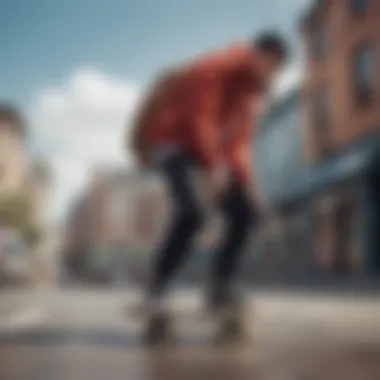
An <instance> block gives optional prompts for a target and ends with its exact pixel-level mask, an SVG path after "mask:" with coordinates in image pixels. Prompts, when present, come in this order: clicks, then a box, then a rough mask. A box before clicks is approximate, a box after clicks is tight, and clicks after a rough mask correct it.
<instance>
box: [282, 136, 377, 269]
mask: <svg viewBox="0 0 380 380" xmlns="http://www.w3.org/2000/svg"><path fill="white" fill-rule="evenodd" d="M379 147H380V138H379V137H374V136H372V137H371V138H370V139H368V140H367V141H366V142H365V141H364V142H363V141H362V142H360V144H356V146H353V147H350V148H349V149H347V150H346V151H345V152H343V153H342V154H340V155H339V156H336V157H334V158H332V159H330V160H329V161H327V162H324V163H323V164H320V165H318V166H317V167H314V168H312V169H311V170H310V172H309V173H308V175H307V177H306V178H305V181H304V182H305V184H306V185H305V184H304V186H303V189H302V190H301V191H300V190H298V191H297V192H293V194H289V196H288V197H285V198H283V199H282V200H281V206H282V209H283V210H284V215H285V217H286V218H287V219H288V220H290V219H291V218H294V217H295V215H297V214H298V215H303V217H304V222H303V223H302V224H301V223H300V224H299V225H303V226H304V230H303V231H302V233H300V234H298V238H295V240H294V239H293V240H294V241H296V242H297V244H298V246H297V244H296V245H294V244H293V243H292V244H290V247H291V248H289V245H288V249H289V251H290V253H289V254H293V255H296V256H297V255H298V253H296V252H298V251H300V250H303V259H302V260H303V263H302V264H301V265H300V268H302V267H304V268H306V267H307V268H309V273H314V274H334V275H339V274H341V275H349V276H363V275H369V274H379V275H380V237H379V232H380V170H379V165H378V164H377V161H378V159H377V158H376V157H377V156H378V154H379V153H378V149H379ZM299 217H300V216H299ZM295 230H296V228H294V227H292V223H288V234H287V239H288V240H290V241H292V238H291V235H292V234H293V233H295ZM302 234H304V235H303V240H302ZM301 240H302V241H303V248H300V244H301ZM297 247H298V248H297ZM306 247H308V248H306ZM305 260H306V262H305ZM293 270H295V268H293Z"/></svg>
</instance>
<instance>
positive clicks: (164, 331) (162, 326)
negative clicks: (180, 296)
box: [127, 306, 252, 344]
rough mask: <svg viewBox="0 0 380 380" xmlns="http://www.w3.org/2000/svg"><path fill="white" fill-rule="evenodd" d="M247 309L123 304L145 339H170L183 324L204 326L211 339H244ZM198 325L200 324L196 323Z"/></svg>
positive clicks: (247, 330) (248, 333) (246, 336)
mask: <svg viewBox="0 0 380 380" xmlns="http://www.w3.org/2000/svg"><path fill="white" fill-rule="evenodd" d="M249 314H250V313H249V312H248V311H247V310H244V311H233V310H224V311H221V312H217V313H210V312H207V311H205V310H203V309H201V308H199V307H198V308H197V307H195V308H176V309H174V308H170V307H166V308H165V309H162V310H160V311H159V312H157V311H156V312H155V313H151V312H148V311H146V310H144V309H142V308H141V307H138V306H130V307H128V308H127V316H128V317H130V318H132V319H134V320H135V321H138V322H142V324H143V330H144V333H143V335H144V337H145V340H146V341H147V342H148V343H157V344H163V343H173V342H175V341H177V339H176V337H177V336H178V332H179V331H178V330H180V327H181V326H183V325H188V326H190V325H191V326H192V327H196V329H197V330H198V331H199V330H200V329H201V327H202V326H204V327H208V328H209V330H211V334H212V336H213V337H214V339H213V341H214V342H215V343H224V344H232V343H247V342H248V341H249V340H250V339H251V337H252V334H251V331H250V328H249V327H250V323H249ZM200 325H202V326H200Z"/></svg>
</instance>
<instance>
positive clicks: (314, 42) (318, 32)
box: [311, 25, 329, 60]
mask: <svg viewBox="0 0 380 380" xmlns="http://www.w3.org/2000/svg"><path fill="white" fill-rule="evenodd" d="M328 43H329V35H328V30H327V28H326V27H325V26H324V25H319V26H317V27H314V28H313V29H312V31H311V53H312V57H313V59H316V60H323V59H324V58H325V56H326V53H327V49H328Z"/></svg>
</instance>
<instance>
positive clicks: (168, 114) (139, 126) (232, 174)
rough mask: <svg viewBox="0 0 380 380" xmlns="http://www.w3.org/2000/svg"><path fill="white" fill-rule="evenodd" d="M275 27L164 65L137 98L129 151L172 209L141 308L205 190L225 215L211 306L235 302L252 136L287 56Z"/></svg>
mask: <svg viewBox="0 0 380 380" xmlns="http://www.w3.org/2000/svg"><path fill="white" fill-rule="evenodd" d="M287 54H288V53H287V46H286V43H285V41H284V40H283V38H282V36H281V35H279V34H278V33H276V32H268V33H263V34H262V35H260V36H258V37H257V38H256V39H254V41H246V42H239V43H236V44H233V45H231V46H229V47H227V48H225V49H221V50H218V51H215V52H211V53H208V54H205V55H204V56H201V57H200V58H197V59H195V60H193V61H191V62H189V63H187V64H185V65H183V66H181V67H178V68H175V69H173V70H169V71H168V72H166V73H164V74H163V75H162V76H161V77H160V78H159V80H157V81H156V83H155V85H154V86H153V88H152V89H151V90H150V91H149V92H148V94H147V95H146V97H145V99H143V101H142V103H141V106H140V108H139V112H138V115H137V117H136V119H135V124H134V133H133V137H132V149H133V152H134V155H135V158H136V159H137V161H138V163H139V164H140V165H142V166H145V167H149V168H151V167H157V168H159V169H160V170H161V171H162V173H163V174H164V178H165V180H166V181H167V184H168V186H169V191H170V195H171V197H172V200H173V202H174V207H175V212H174V215H173V220H172V221H171V224H170V227H169V231H168V234H167V236H166V237H165V239H164V241H163V244H162V245H161V246H160V248H159V251H158V252H157V253H156V254H155V256H154V260H155V262H154V266H153V272H152V278H151V283H150V286H149V289H148V305H151V306H152V307H153V308H155V307H160V305H161V303H162V299H163V296H164V294H165V290H166V288H167V285H168V282H169V281H170V280H171V278H172V277H173V275H174V273H175V272H176V271H177V270H178V268H179V267H180V265H181V263H183V261H184V259H185V258H186V255H187V254H188V253H189V250H190V248H191V244H192V241H193V238H194V236H195V234H196V232H197V231H198V230H199V228H200V227H201V226H202V224H203V221H204V206H203V203H202V202H203V199H202V197H201V195H200V193H199V189H198V188H199V181H197V180H194V176H193V172H194V170H198V171H201V172H202V173H203V175H204V177H205V180H206V181H205V185H204V187H205V188H204V190H205V191H206V192H208V194H209V195H210V196H211V197H212V200H213V202H214V203H215V205H216V206H217V207H219V209H220V210H221V211H222V212H223V213H224V216H225V220H226V228H227V230H226V232H225V234H224V236H223V240H222V241H221V244H220V247H219V249H218V250H217V252H216V253H215V263H214V266H213V269H212V273H211V276H212V277H211V280H212V281H211V288H210V291H209V292H208V295H207V297H206V300H207V304H208V306H209V307H210V309H211V310H215V311H216V310H220V309H221V308H223V307H231V306H232V307H236V306H238V305H240V302H241V300H240V297H239V295H238V294H237V293H236V292H235V291H234V286H233V280H234V274H235V272H236V267H237V264H238V261H239V258H240V256H241V253H242V251H243V246H244V242H245V240H246V237H247V235H248V234H249V233H250V231H251V226H252V225H254V224H255V223H256V221H257V218H258V213H259V210H260V208H261V207H262V199H261V197H260V194H259V192H258V186H257V184H256V177H255V173H254V170H253V167H252V166H251V162H252V161H251V150H252V146H253V145H252V140H253V139H254V133H255V127H256V118H257V117H258V115H259V112H260V108H261V105H262V100H263V99H264V98H265V97H266V96H267V95H268V93H269V90H270V89H271V86H272V82H273V80H274V78H275V76H276V74H277V73H278V71H279V70H280V69H281V68H282V66H283V64H284V63H285V61H286V59H287Z"/></svg>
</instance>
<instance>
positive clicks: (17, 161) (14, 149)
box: [0, 104, 28, 194]
mask: <svg viewBox="0 0 380 380" xmlns="http://www.w3.org/2000/svg"><path fill="white" fill-rule="evenodd" d="M25 133H26V132H25V126H24V121H23V119H22V115H21V114H20V112H19V111H18V110H17V109H16V108H13V107H12V106H8V105H5V104H4V105H1V104H0V194H1V193H10V192H19V191H20V190H23V189H24V185H25V183H26V177H27V170H28V154H27V149H26V136H25Z"/></svg>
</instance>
